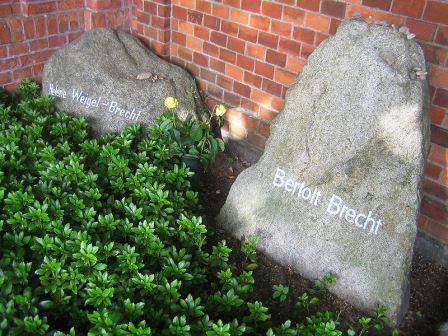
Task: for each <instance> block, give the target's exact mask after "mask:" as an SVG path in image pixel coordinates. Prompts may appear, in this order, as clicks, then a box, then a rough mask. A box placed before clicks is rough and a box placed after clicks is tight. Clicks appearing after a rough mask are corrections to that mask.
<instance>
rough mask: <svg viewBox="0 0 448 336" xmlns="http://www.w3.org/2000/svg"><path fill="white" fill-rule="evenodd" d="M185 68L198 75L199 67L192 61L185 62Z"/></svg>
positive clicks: (195, 75)
mask: <svg viewBox="0 0 448 336" xmlns="http://www.w3.org/2000/svg"><path fill="white" fill-rule="evenodd" d="M185 68H186V69H187V70H188V71H189V72H190V73H191V74H192V75H193V76H194V77H196V78H198V77H199V76H200V73H201V68H200V67H198V66H197V65H196V64H194V63H186V65H185Z"/></svg>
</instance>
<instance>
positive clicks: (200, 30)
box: [194, 25, 210, 41]
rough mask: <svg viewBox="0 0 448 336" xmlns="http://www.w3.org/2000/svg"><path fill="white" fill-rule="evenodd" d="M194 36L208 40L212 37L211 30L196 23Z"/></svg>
mask: <svg viewBox="0 0 448 336" xmlns="http://www.w3.org/2000/svg"><path fill="white" fill-rule="evenodd" d="M194 36H195V37H197V38H200V39H202V40H205V41H208V40H209V38H210V31H209V30H208V29H207V28H205V27H203V26H198V25H194Z"/></svg>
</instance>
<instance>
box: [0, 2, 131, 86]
mask: <svg viewBox="0 0 448 336" xmlns="http://www.w3.org/2000/svg"><path fill="white" fill-rule="evenodd" d="M130 5H131V1H130V0H121V1H120V0H118V1H117V0H61V1H49V0H45V1H39V0H37V1H36V0H22V1H19V0H14V1H9V0H6V1H5V0H2V1H0V85H3V86H6V88H8V89H14V88H15V87H16V85H17V83H18V82H19V81H20V80H21V79H22V78H25V77H33V78H35V79H37V80H39V79H40V77H41V74H42V69H43V66H44V64H45V62H46V61H47V60H48V58H49V57H50V56H51V55H52V54H53V52H54V51H55V50H56V49H57V48H59V47H60V46H62V45H64V44H67V43H69V42H70V41H72V40H74V39H75V38H77V37H78V36H80V35H81V34H82V33H83V32H84V31H85V30H86V29H91V28H94V27H119V28H122V29H126V30H129V25H130V17H131V6H130Z"/></svg>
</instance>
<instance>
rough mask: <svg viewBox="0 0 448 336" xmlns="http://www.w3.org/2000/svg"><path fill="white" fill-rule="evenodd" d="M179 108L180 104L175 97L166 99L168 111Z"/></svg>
mask: <svg viewBox="0 0 448 336" xmlns="http://www.w3.org/2000/svg"><path fill="white" fill-rule="evenodd" d="M177 106H179V102H178V101H177V99H176V98H174V97H166V98H165V107H166V108H168V109H175V108H176V107H177Z"/></svg>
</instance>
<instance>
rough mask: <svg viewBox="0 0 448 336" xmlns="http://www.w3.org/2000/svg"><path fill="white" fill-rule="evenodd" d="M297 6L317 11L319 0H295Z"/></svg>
mask: <svg viewBox="0 0 448 336" xmlns="http://www.w3.org/2000/svg"><path fill="white" fill-rule="evenodd" d="M297 6H299V7H300V8H305V9H308V10H311V11H315V12H318V11H319V6H320V0H297Z"/></svg>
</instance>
